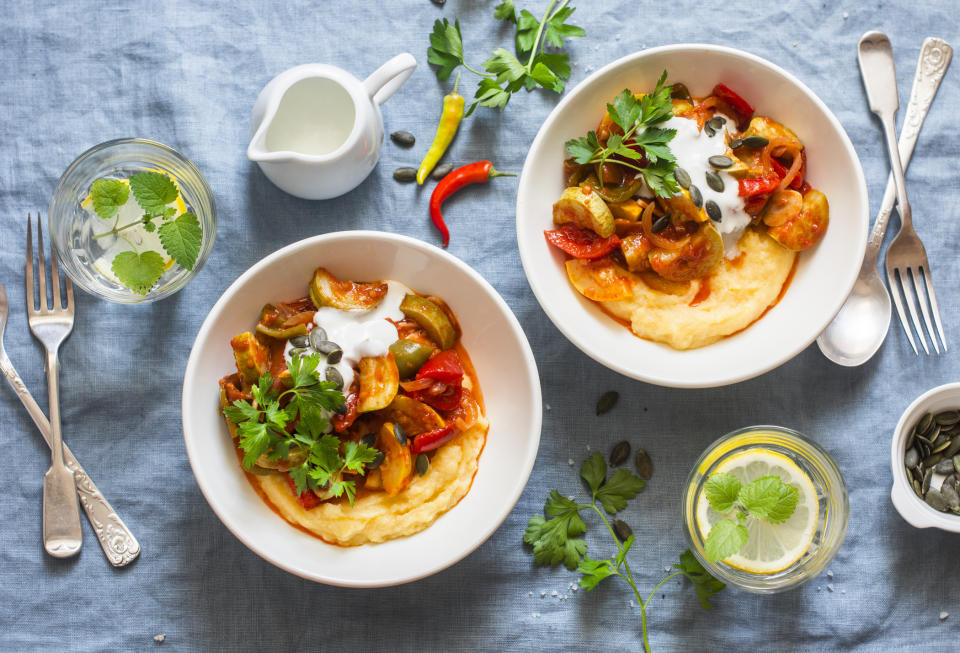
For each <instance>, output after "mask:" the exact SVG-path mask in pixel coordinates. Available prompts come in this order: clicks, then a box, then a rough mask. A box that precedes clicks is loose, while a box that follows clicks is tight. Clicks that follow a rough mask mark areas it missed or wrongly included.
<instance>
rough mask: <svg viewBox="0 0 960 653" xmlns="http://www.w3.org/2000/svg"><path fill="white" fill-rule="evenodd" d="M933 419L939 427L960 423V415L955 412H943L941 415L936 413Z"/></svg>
mask: <svg viewBox="0 0 960 653" xmlns="http://www.w3.org/2000/svg"><path fill="white" fill-rule="evenodd" d="M934 419H935V420H936V421H937V424H940V425H941V426H953V425H954V424H956V423H957V422H960V413H958V412H957V411H955V410H945V411H943V412H942V413H938V414H937V416H936V417H934Z"/></svg>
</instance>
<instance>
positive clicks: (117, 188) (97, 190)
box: [90, 179, 130, 220]
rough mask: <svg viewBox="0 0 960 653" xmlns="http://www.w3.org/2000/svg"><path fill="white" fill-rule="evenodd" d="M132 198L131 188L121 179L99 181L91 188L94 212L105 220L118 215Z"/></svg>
mask: <svg viewBox="0 0 960 653" xmlns="http://www.w3.org/2000/svg"><path fill="white" fill-rule="evenodd" d="M129 198H130V187H129V186H127V185H126V184H125V183H123V182H122V181H120V180H119V179H97V180H96V181H94V182H93V184H92V185H91V186H90V199H91V201H92V202H93V210H94V211H96V213H97V215H99V216H100V217H101V218H103V219H104V220H109V219H110V218H112V217H113V216H115V215H116V214H117V212H118V211H119V210H120V207H121V206H123V205H124V204H126V203H127V200H128V199H129Z"/></svg>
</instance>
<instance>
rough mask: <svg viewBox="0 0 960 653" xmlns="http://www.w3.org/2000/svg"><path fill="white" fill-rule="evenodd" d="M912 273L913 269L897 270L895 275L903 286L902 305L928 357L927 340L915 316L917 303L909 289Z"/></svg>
mask: <svg viewBox="0 0 960 653" xmlns="http://www.w3.org/2000/svg"><path fill="white" fill-rule="evenodd" d="M912 271H913V268H902V269H901V268H898V269H897V274H899V275H900V285H901V286H903V299H904V302H903V303H904V304H905V305H906V307H907V311H909V313H910V319H911V320H912V321H913V326H914V328H915V329H916V330H917V337H918V338H919V339H920V344H921V345H923V351H924V352H925V353H926V354H927V356H929V355H930V348H929V347H927V338H926V336H924V335H923V327H922V326H920V316H919V315H918V314H917V301H916V299H914V297H913V288H911V287H910V279H909V277H908V274H911V273H912Z"/></svg>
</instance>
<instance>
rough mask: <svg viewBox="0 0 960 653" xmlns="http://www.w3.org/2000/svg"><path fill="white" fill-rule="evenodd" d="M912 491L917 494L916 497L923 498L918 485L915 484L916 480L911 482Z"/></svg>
mask: <svg viewBox="0 0 960 653" xmlns="http://www.w3.org/2000/svg"><path fill="white" fill-rule="evenodd" d="M913 491H914V492H916V493H917V496H918V497H920V498H921V499H922V498H923V492H921V491H920V484H919V483H917V481H916V479H914V481H913Z"/></svg>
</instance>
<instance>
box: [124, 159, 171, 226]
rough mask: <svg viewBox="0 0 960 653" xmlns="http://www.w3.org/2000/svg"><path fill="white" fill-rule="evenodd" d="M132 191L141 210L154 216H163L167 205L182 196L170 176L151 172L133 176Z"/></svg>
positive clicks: (131, 181)
mask: <svg viewBox="0 0 960 653" xmlns="http://www.w3.org/2000/svg"><path fill="white" fill-rule="evenodd" d="M130 190H131V191H133V197H134V199H136V200H137V204H139V205H140V208H142V209H143V210H144V211H146V212H147V213H150V214H153V215H163V213H164V211H165V210H166V208H167V204H169V203H170V202H173V201H175V200H176V199H177V196H178V195H179V194H180V191H179V190H178V189H177V185H176V184H175V183H173V180H172V179H170V177H169V176H167V175H165V174H163V173H162V172H153V171H150V170H147V171H145V172H138V173H137V174H135V175H132V176H131V177H130Z"/></svg>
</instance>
